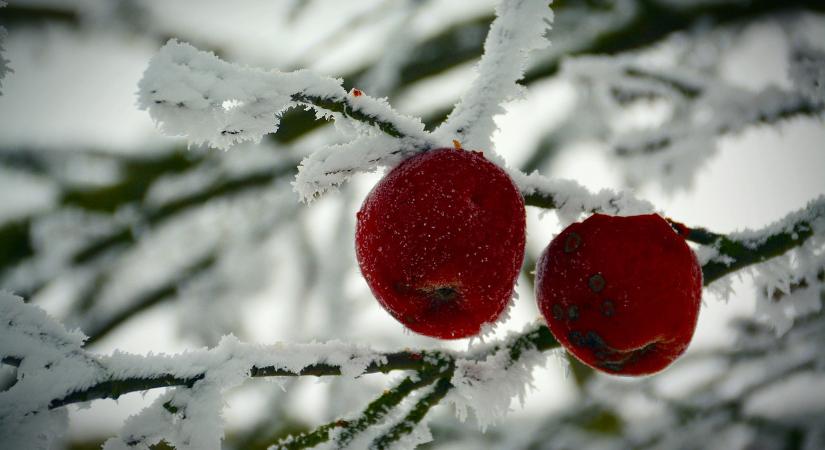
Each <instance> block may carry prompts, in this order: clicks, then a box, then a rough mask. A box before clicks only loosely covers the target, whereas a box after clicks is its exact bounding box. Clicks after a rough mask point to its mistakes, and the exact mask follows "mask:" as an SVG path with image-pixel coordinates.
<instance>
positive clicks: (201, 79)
mask: <svg viewBox="0 0 825 450" xmlns="http://www.w3.org/2000/svg"><path fill="white" fill-rule="evenodd" d="M138 87H139V96H138V99H139V105H140V107H141V108H144V109H146V110H147V111H149V114H150V115H151V116H152V118H153V119H154V120H156V121H157V122H158V123H159V124H160V126H161V127H162V129H163V131H164V132H165V133H167V134H170V135H182V136H186V137H187V139H188V140H189V141H190V142H192V143H208V144H210V145H213V146H216V147H219V148H227V147H229V146H231V145H233V144H235V143H238V142H242V141H259V140H260V139H261V138H262V137H263V136H264V135H265V134H268V133H274V132H275V131H277V129H278V117H279V116H280V115H281V114H282V113H283V112H284V111H286V110H287V109H289V108H292V107H296V106H302V105H303V106H309V107H312V108H315V109H317V110H318V111H319V114H320V115H329V116H333V117H335V116H337V115H340V116H342V117H351V118H353V119H355V120H359V121H363V122H366V123H369V124H370V125H373V126H376V127H378V128H379V129H381V130H382V131H384V132H386V133H388V134H390V135H392V136H395V137H400V136H401V135H404V136H411V137H419V138H423V137H424V134H423V133H424V131H423V129H424V127H423V125H422V124H421V123H420V122H419V121H416V120H414V119H412V118H410V117H405V116H402V115H400V114H398V113H396V112H394V111H393V110H392V109H391V108H390V107H389V104H387V102H386V101H382V100H377V99H372V98H369V97H368V96H366V95H361V93H360V91H353V93H352V94H348V93H347V92H346V91H345V90H344V88H343V87H341V80H335V79H332V78H326V77H320V76H318V75H315V74H313V73H312V72H310V71H306V70H298V71H294V72H289V73H284V72H277V71H264V70H260V69H253V68H248V67H240V66H236V65H233V64H230V63H227V62H225V61H222V60H220V59H219V58H218V57H217V56H215V54H214V53H211V52H203V51H199V50H197V49H196V48H194V47H192V46H191V45H189V44H185V43H180V42H178V41H176V40H174V39H173V40H171V41H169V42H168V43H167V44H166V45H165V46H163V48H161V49H160V51H159V52H158V53H157V54H156V55H155V56H154V57H153V58H152V60H151V61H150V63H149V66H148V67H147V69H146V71H145V72H144V75H143V78H142V79H141V81H140V83H139V85H138Z"/></svg>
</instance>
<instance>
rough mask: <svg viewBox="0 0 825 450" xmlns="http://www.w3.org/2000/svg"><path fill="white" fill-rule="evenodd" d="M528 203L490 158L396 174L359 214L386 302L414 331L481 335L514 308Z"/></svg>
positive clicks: (361, 238)
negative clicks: (525, 206) (514, 289)
mask: <svg viewBox="0 0 825 450" xmlns="http://www.w3.org/2000/svg"><path fill="white" fill-rule="evenodd" d="M524 240H525V214H524V200H523V199H522V197H521V194H520V193H519V190H518V189H517V188H516V186H515V185H514V184H513V181H512V180H511V179H510V177H509V176H508V175H507V174H506V173H505V172H504V171H503V170H502V169H501V168H500V167H498V166H496V165H495V164H493V163H491V162H490V161H488V160H487V159H485V158H484V156H483V155H482V154H481V153H480V152H472V151H465V150H460V149H451V148H439V149H434V150H430V151H427V152H424V153H422V154H419V155H417V156H414V157H412V158H410V159H408V160H406V161H404V162H403V163H401V164H400V165H399V166H398V167H396V168H395V169H393V170H392V171H390V172H389V173H388V174H387V175H386V176H385V177H384V178H383V179H382V180H381V181H380V182H379V183H378V184H377V185H376V186H375V187H374V188H373V190H372V192H370V194H369V195H368V196H367V198H366V199H365V200H364V204H363V205H362V207H361V210H360V211H359V212H358V216H357V225H356V232H355V244H356V255H357V258H358V264H359V265H360V267H361V273H363V275H364V278H365V279H366V281H367V284H368V285H369V286H370V289H371V290H372V292H373V294H374V295H375V297H376V298H377V299H378V302H379V303H380V304H381V306H383V307H384V308H385V309H386V310H387V311H388V312H389V313H390V314H391V315H392V316H393V317H395V318H396V319H397V320H398V321H399V322H401V323H402V324H404V325H405V326H406V327H407V328H409V329H410V330H412V331H414V332H416V333H420V334H423V335H426V336H431V337H437V338H441V339H457V338H462V337H467V336H472V335H475V334H478V333H479V331H480V330H481V327H482V325H484V324H488V323H492V322H494V321H495V320H496V319H497V318H498V317H499V316H500V315H501V313H502V312H503V311H504V309H505V308H506V306H507V304H508V303H509V301H510V299H511V296H512V292H513V285H514V283H515V281H516V278H517V277H518V273H519V270H520V268H521V264H522V259H523V257H524Z"/></svg>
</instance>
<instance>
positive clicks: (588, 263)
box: [536, 214, 702, 375]
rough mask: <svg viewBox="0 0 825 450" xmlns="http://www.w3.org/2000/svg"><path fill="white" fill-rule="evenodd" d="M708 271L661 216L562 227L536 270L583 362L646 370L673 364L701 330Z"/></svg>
mask: <svg viewBox="0 0 825 450" xmlns="http://www.w3.org/2000/svg"><path fill="white" fill-rule="evenodd" d="M701 295H702V270H701V267H700V266H699V263H698V262H697V260H696V256H695V255H694V253H693V251H691V249H690V248H689V247H688V246H687V244H686V243H685V241H684V239H683V238H682V237H680V236H679V235H678V234H677V233H676V232H675V231H674V230H673V229H672V228H671V226H670V225H669V224H668V223H667V222H666V221H665V220H664V219H662V218H661V217H660V216H658V215H656V214H650V215H641V216H632V217H614V216H607V215H602V214H595V215H593V216H591V217H589V218H588V219H587V220H585V221H584V222H581V223H574V224H573V225H570V226H569V227H567V228H566V229H565V230H564V231H562V232H561V233H560V234H559V235H558V236H556V238H555V239H553V241H552V242H550V245H548V246H547V248H546V249H545V250H544V252H543V253H542V255H541V257H540V258H539V260H538V263H537V267H536V298H537V300H538V304H539V309H540V310H541V313H542V315H543V316H544V318H545V319H546V321H547V325H548V327H549V328H550V331H552V332H553V335H554V336H555V337H556V339H557V340H558V341H559V342H560V343H561V344H562V345H563V346H564V347H565V348H567V350H568V351H569V352H570V353H572V354H573V355H574V356H575V357H576V358H578V359H579V360H581V361H582V362H583V363H585V364H587V365H589V366H591V367H593V368H595V369H598V370H602V371H604V372H608V373H612V374H619V375H645V374H650V373H654V372H658V371H660V370H662V369H664V368H665V367H667V366H668V365H670V363H672V362H673V361H674V360H675V359H676V358H678V357H679V355H681V354H682V353H683V352H684V351H685V349H686V348H687V346H688V344H689V343H690V340H691V338H692V336H693V331H694V329H695V328H696V320H697V318H698V315H699V306H700V303H701Z"/></svg>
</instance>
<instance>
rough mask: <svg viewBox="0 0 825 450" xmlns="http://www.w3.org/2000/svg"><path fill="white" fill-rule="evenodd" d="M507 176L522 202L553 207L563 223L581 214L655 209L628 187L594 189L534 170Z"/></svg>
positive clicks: (625, 214)
mask: <svg viewBox="0 0 825 450" xmlns="http://www.w3.org/2000/svg"><path fill="white" fill-rule="evenodd" d="M510 176H511V177H512V178H513V180H514V181H515V183H516V185H517V186H518V187H519V190H520V191H521V193H522V195H524V203H525V205H529V206H535V207H539V208H546V209H555V210H556V213H557V214H558V216H559V219H560V220H561V221H562V223H572V222H575V221H576V220H578V218H579V217H580V216H581V215H582V214H593V213H602V214H612V215H621V216H631V215H636V214H648V213H651V212H654V208H653V204H652V203H650V202H648V201H645V200H640V199H637V198H636V197H634V196H633V195H632V194H631V193H630V192H627V191H618V192H617V191H613V190H611V189H602V190H601V191H599V192H597V193H592V192H590V191H589V190H588V189H587V188H585V187H584V186H582V185H581V184H579V183H578V182H576V181H574V180H564V179H556V178H549V177H545V176H542V175H540V174H539V173H538V172H533V173H531V174H529V175H527V174H524V173H521V172H519V171H517V170H510Z"/></svg>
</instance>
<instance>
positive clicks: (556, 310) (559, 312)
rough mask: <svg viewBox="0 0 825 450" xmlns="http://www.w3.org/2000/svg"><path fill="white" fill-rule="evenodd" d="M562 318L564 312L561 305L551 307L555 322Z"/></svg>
mask: <svg viewBox="0 0 825 450" xmlns="http://www.w3.org/2000/svg"><path fill="white" fill-rule="evenodd" d="M563 317H564V310H563V309H562V308H561V305H558V304H556V305H553V318H554V319H556V320H561V319H562V318H563Z"/></svg>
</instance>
